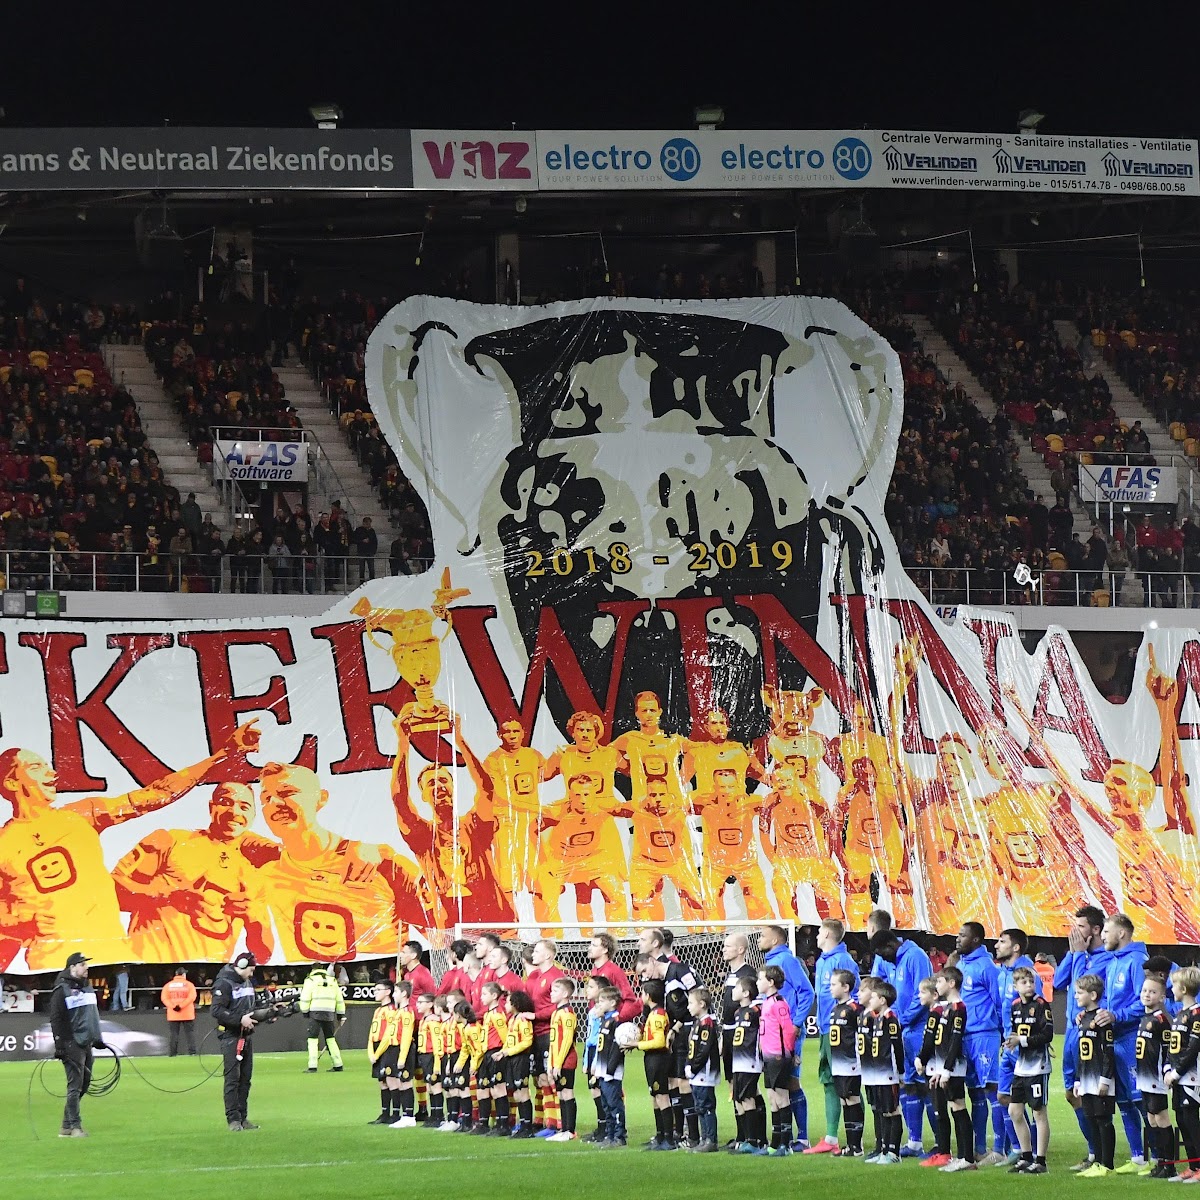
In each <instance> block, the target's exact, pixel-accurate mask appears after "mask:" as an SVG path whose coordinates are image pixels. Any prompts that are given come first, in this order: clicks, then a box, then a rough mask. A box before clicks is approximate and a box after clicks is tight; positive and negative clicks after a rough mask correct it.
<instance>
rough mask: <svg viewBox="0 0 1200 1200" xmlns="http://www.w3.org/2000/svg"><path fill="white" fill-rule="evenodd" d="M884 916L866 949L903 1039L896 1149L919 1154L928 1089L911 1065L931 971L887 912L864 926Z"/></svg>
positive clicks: (920, 1035) (933, 1119) (903, 1153)
mask: <svg viewBox="0 0 1200 1200" xmlns="http://www.w3.org/2000/svg"><path fill="white" fill-rule="evenodd" d="M881 916H882V917H886V918H887V920H888V922H889V923H888V924H887V925H886V926H884V927H882V928H879V929H878V932H876V933H874V934H873V936H872V937H871V941H870V945H869V948H870V950H871V952H872V953H873V954H874V955H875V959H874V962H872V964H871V974H872V975H874V976H877V977H878V978H879V979H886V980H887V981H888V983H890V984H891V985H892V987H894V988H895V989H896V1002H895V1003H894V1004H893V1005H892V1006H891V1008H892V1012H894V1013H895V1014H896V1016H897V1017H898V1018H899V1020H900V1031H901V1034H900V1035H901V1038H902V1040H903V1042H904V1079H903V1081H902V1084H901V1091H900V1111H901V1113H903V1115H904V1124H905V1126H906V1127H907V1129H908V1142H907V1144H906V1145H905V1146H904V1148H903V1149H902V1150H901V1151H900V1156H901V1157H902V1158H914V1157H919V1156H920V1154H921V1152H922V1150H923V1146H922V1141H921V1138H922V1129H921V1123H922V1112H923V1110H924V1109H925V1107H926V1104H927V1102H928V1090H927V1089H926V1086H925V1082H924V1080H923V1079H922V1078H921V1077H920V1076H919V1075H918V1074H917V1072H916V1067H915V1066H914V1064H915V1062H916V1060H917V1059H918V1058H920V1057H921V1042H922V1040H923V1038H924V1036H925V1019H926V1017H927V1016H928V1012H927V1011H926V1009H925V1007H924V1005H922V1003H921V997H920V995H919V993H918V988H919V986H920V983H921V980H922V979H928V978H929V977H930V976H931V975H932V974H933V964H932V963H931V962H930V961H929V955H928V954H926V953H925V951H924V950H922V949H921V947H920V946H918V945H917V943H916V942H910V941H909V940H908V939H907V938H902V937H901V936H900V935H899V934H898V933H897V932H896V931H895V930H894V929H892V928H891V924H890V922H891V917H890V915H889V914H888V913H872V914H871V917H870V919H869V921H868V925H867V928H868V929H870V928H871V927H872V925H873V924H875V923H876V922H877V920H878V918H879V917H881ZM930 1107H931V1111H930V1113H929V1125H930V1128H931V1129H933V1130H934V1131H935V1132H936V1131H937V1118H936V1116H935V1114H934V1112H933V1111H932V1105H930Z"/></svg>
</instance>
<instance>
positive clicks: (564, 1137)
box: [546, 1129, 575, 1142]
mask: <svg viewBox="0 0 1200 1200" xmlns="http://www.w3.org/2000/svg"><path fill="white" fill-rule="evenodd" d="M574 1140H575V1135H574V1134H573V1133H568V1132H567V1131H566V1130H565V1129H560V1130H559V1131H558V1133H556V1134H554V1135H553V1137H548V1138H547V1139H546V1141H548V1142H573V1141H574Z"/></svg>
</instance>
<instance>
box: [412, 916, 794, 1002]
mask: <svg viewBox="0 0 1200 1200" xmlns="http://www.w3.org/2000/svg"><path fill="white" fill-rule="evenodd" d="M763 925H777V926H778V927H779V928H780V929H782V930H783V931H784V932H785V933H786V934H787V945H788V947H789V948H790V949H791V950H792V951H793V952H795V950H796V922H794V921H765V922H759V923H757V924H755V923H749V922H746V921H694V922H688V921H676V920H667V921H620V922H614V923H613V924H612V925H602V924H601V925H597V924H582V925H581V923H580V922H578V921H575V922H570V923H567V924H559V925H554V924H549V925H547V924H542V923H536V924H535V923H529V924H524V923H522V924H520V925H518V926H514V924H513V922H511V921H508V922H504V923H476V924H470V923H464V924H459V925H455V927H454V937H455V938H456V939H458V938H461V939H463V940H465V941H468V942H470V943H472V945H473V944H474V943H475V941H476V940H477V939H478V938H479V937H480V935H481V934H485V933H491V934H495V935H496V936H497V937H498V938H499V939H500V942H501V944H502V945H505V946H507V947H508V948H509V949H510V950H511V951H512V952H513V969H514V970H515V971H516V972H517V974H518V975H525V974H526V973H527V971H526V968H525V965H524V964H523V963H522V962H521V958H520V955H521V951H522V950H523V949H524V948H525V947H526V946H532V945H533V943H535V942H537V941H540V940H542V939H543V938H549V939H551V940H552V941H553V942H554V943H555V947H556V954H555V961H556V962H557V964H558V966H559V967H560V968H561V969H562V970H563V971H564V972H565V973H566V974H567V975H569V976H571V978H572V979H574V980H575V981H576V983H577V984H580V985H581V984H582V982H583V981H584V980H586V979H587V977H588V976H589V975H590V974H591V973H592V972H591V959H589V958H588V946H589V944H590V943H591V940H592V938H593V937H594V936H595V935H596V934H598V933H609V934H611V935H612V936H613V938H614V939H615V940H616V943H617V953H616V954H615V955H614V956H613V961H614V962H616V964H617V965H618V966H619V967H620V968H621V969H622V970H623V971H624V972H625V973H626V974H627V975H628V976H629V978H630V980H631V982H633V984H634V987H635V989H636V986H637V979H636V976H635V974H634V963H635V961H636V959H637V955H638V938H639V936H640V934H641V932H642V931H643V930H645V929H664V930H669V931H670V932H671V934H672V935H673V936H674V939H675V940H674V942H673V943H672V946H671V953H673V954H674V955H675V957H676V958H678V959H680V960H681V961H682V962H686V963H687V964H688V966H690V967H691V968H692V972H693V973H694V974H695V976H696V978H697V980H698V981H699V982H700V983H701V984H703V985H705V986H706V987H709V988H715V989H717V990H718V991H719V990H720V989H721V987H723V986H724V983H725V977H726V975H727V974H728V970H727V968H726V966H725V959H724V957H723V955H722V947H723V945H724V942H725V938H726V936H727V935H728V934H730V933H742V934H745V935H746V961H747V962H748V963H749V964H750V966H752V967H759V966H762V963H763V951H762V950H761V949H760V948H759V931H760V930H761V929H762V927H763ZM430 957H431V958H432V960H433V973H434V975H435V976H436V977H437V978H438V979H439V980H440V979H441V976H442V974H443V973H444V972H445V970H446V968H447V965H448V963H447V956H446V951H445V950H433V951H432V952H431V955H430ZM577 996H578V998H579V1001H580V1003H582V987H581V988H580V991H579V992H578V993H577Z"/></svg>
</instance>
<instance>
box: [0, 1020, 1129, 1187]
mask: <svg viewBox="0 0 1200 1200" xmlns="http://www.w3.org/2000/svg"><path fill="white" fill-rule="evenodd" d="M212 1045H213V1039H209V1042H208V1043H207V1045H206V1047H205V1049H206V1050H207V1049H208V1048H209V1047H211V1046H212ZM626 1062H627V1081H626V1097H627V1105H628V1110H629V1139H630V1145H629V1148H628V1149H626V1150H609V1151H604V1150H596V1149H593V1148H592V1147H591V1146H588V1145H584V1144H580V1143H571V1144H563V1145H545V1144H543V1143H542V1142H540V1141H524V1142H506V1141H502V1140H500V1139H480V1138H471V1137H463V1136H461V1135H457V1134H449V1133H438V1132H436V1131H434V1130H425V1129H388V1128H386V1127H376V1126H368V1125H367V1121H369V1120H370V1119H372V1118H373V1117H375V1116H376V1115H377V1114H378V1104H377V1100H378V1094H379V1093H378V1089H377V1087H376V1085H375V1084H374V1082H373V1081H372V1080H371V1079H370V1077H369V1075H368V1072H367V1065H366V1056H365V1054H364V1053H363V1052H362V1051H352V1052H349V1053H348V1054H347V1055H346V1071H345V1072H344V1073H343V1074H340V1075H334V1074H331V1073H329V1072H328V1071H327V1069H326V1068H327V1066H328V1059H327V1058H326V1059H323V1061H322V1064H321V1071H320V1073H319V1074H317V1075H306V1074H304V1072H303V1067H304V1065H305V1060H304V1057H303V1056H302V1055H299V1054H275V1055H260V1056H259V1057H258V1058H257V1059H256V1061H255V1072H254V1087H253V1091H252V1092H251V1095H250V1117H251V1120H254V1121H257V1122H259V1123H260V1124H261V1125H262V1129H261V1130H259V1131H257V1132H251V1133H244V1134H243V1133H230V1132H228V1130H227V1129H226V1128H225V1121H224V1116H223V1111H222V1104H221V1081H220V1076H219V1074H218V1075H217V1076H216V1077H215V1078H213V1079H212V1080H210V1081H209V1082H207V1083H205V1084H203V1085H202V1086H201V1087H198V1088H196V1090H194V1091H190V1092H187V1093H185V1094H182V1095H163V1094H162V1093H160V1092H156V1091H154V1090H153V1089H152V1088H151V1087H149V1086H148V1085H147V1084H146V1083H145V1082H143V1081H142V1080H141V1079H140V1078H138V1076H137V1075H136V1074H135V1072H134V1071H133V1069H132V1068H131V1067H130V1066H129V1065H128V1064H126V1067H125V1071H124V1074H123V1076H122V1078H121V1081H120V1084H119V1085H118V1087H117V1088H116V1090H115V1091H113V1092H112V1093H111V1094H110V1095H107V1096H103V1097H88V1098H86V1099H85V1101H84V1107H83V1119H84V1127H85V1128H86V1129H87V1130H88V1131H89V1132H90V1134H91V1137H90V1138H88V1139H87V1140H84V1139H75V1140H64V1139H60V1138H58V1137H57V1133H58V1128H59V1123H60V1117H61V1113H62V1101H61V1099H59V1098H57V1097H54V1096H50V1095H48V1094H47V1093H46V1091H45V1090H44V1089H43V1087H42V1086H41V1084H40V1083H39V1082H38V1081H37V1080H36V1079H35V1080H34V1082H33V1087H32V1091H30V1074H31V1071H32V1070H33V1069H34V1064H32V1063H5V1064H3V1065H2V1066H0V1103H2V1104H3V1112H4V1113H5V1115H6V1122H5V1126H6V1128H5V1138H4V1191H5V1194H6V1195H7V1196H11V1197H14V1198H16V1197H27V1196H31V1195H34V1194H40V1193H41V1192H42V1191H44V1189H45V1188H46V1187H50V1188H52V1189H55V1190H56V1191H57V1192H58V1193H59V1194H62V1192H63V1189H72V1190H74V1191H76V1192H79V1193H83V1194H86V1195H87V1196H88V1198H89V1200H103V1198H106V1197H110V1196H111V1197H114V1198H116V1197H119V1198H120V1200H140V1198H141V1197H153V1198H154V1200H162V1197H163V1196H164V1195H169V1196H170V1197H171V1200H191V1198H192V1197H197V1198H201V1197H203V1198H204V1200H210V1198H211V1197H212V1196H213V1195H214V1194H218V1195H223V1194H235V1193H236V1194H240V1195H246V1196H251V1195H253V1196H287V1197H291V1198H294V1197H324V1196H329V1197H338V1198H339V1200H347V1198H350V1197H352V1198H353V1200H369V1198H371V1197H376V1196H379V1197H384V1196H387V1197H392V1196H395V1195H397V1194H400V1195H406V1194H418V1195H429V1196H431V1197H443V1196H444V1197H454V1198H457V1197H478V1196H494V1197H496V1198H497V1200H504V1198H506V1197H509V1196H514V1197H515V1196H519V1197H521V1200H540V1198H541V1197H547V1198H559V1197H563V1196H567V1195H574V1196H581V1197H584V1196H590V1195H593V1194H596V1195H602V1196H607V1197H614V1196H615V1197H620V1198H625V1197H632V1196H635V1195H655V1194H664V1195H674V1196H680V1197H684V1198H686V1200H706V1198H707V1197H721V1200H729V1197H730V1196H735V1195H768V1194H770V1193H771V1191H772V1190H773V1189H775V1188H781V1189H786V1191H785V1192H784V1193H781V1194H790V1193H792V1192H793V1190H794V1189H796V1188H813V1189H817V1194H820V1189H824V1188H829V1189H830V1190H831V1191H832V1189H833V1188H838V1189H845V1188H849V1189H852V1190H853V1193H854V1194H862V1195H864V1196H866V1197H872V1196H875V1195H876V1194H879V1192H880V1191H882V1190H883V1189H886V1190H887V1193H888V1195H889V1197H890V1198H891V1197H895V1198H901V1197H905V1196H910V1195H911V1196H916V1195H917V1194H918V1189H920V1191H921V1193H922V1194H925V1195H928V1194H929V1193H931V1192H932V1193H938V1192H946V1193H947V1194H953V1195H955V1196H959V1195H981V1196H982V1195H997V1194H999V1193H1001V1192H1006V1193H1008V1194H1011V1192H1012V1191H1013V1189H1017V1190H1020V1191H1034V1192H1042V1193H1043V1194H1047V1195H1049V1194H1050V1193H1051V1191H1054V1192H1058V1191H1059V1190H1060V1189H1062V1188H1067V1189H1075V1190H1078V1191H1079V1192H1081V1193H1082V1192H1083V1191H1085V1190H1086V1189H1085V1184H1084V1183H1083V1182H1076V1181H1075V1178H1074V1176H1072V1175H1070V1174H1069V1172H1068V1171H1067V1167H1068V1166H1069V1165H1070V1164H1072V1163H1075V1162H1078V1161H1079V1159H1080V1158H1081V1156H1082V1152H1083V1140H1082V1138H1081V1137H1080V1134H1079V1130H1078V1128H1077V1126H1076V1124H1075V1120H1074V1117H1073V1116H1072V1114H1071V1112H1070V1110H1069V1109H1068V1107H1067V1104H1066V1101H1065V1099H1063V1097H1062V1091H1061V1087H1058V1088H1057V1090H1056V1096H1055V1099H1054V1103H1053V1106H1052V1110H1051V1148H1050V1166H1051V1171H1050V1174H1048V1175H1046V1176H1043V1177H1041V1178H1040V1179H1038V1178H1034V1179H1024V1178H1014V1177H1012V1176H1009V1175H1008V1174H1007V1172H1006V1171H1005V1170H1004V1169H1003V1168H999V1167H986V1168H981V1169H980V1170H979V1171H978V1172H975V1173H971V1174H966V1175H959V1176H956V1177H955V1178H954V1179H953V1180H951V1178H950V1177H948V1176H946V1175H941V1174H938V1173H937V1172H934V1171H929V1170H925V1169H922V1168H920V1167H918V1166H917V1164H916V1162H915V1161H909V1160H906V1161H905V1162H904V1163H902V1164H901V1165H900V1166H896V1167H870V1166H866V1165H865V1164H863V1163H862V1162H856V1161H851V1160H847V1161H839V1160H836V1159H832V1158H830V1157H829V1156H828V1155H820V1156H809V1157H806V1158H801V1157H798V1156H796V1157H792V1158H784V1159H763V1158H743V1157H733V1156H730V1155H727V1154H711V1155H692V1154H684V1153H675V1154H654V1155H647V1154H644V1153H642V1152H641V1150H640V1146H641V1144H642V1143H643V1142H644V1141H645V1140H646V1139H647V1138H649V1137H650V1136H651V1135H652V1134H653V1131H654V1130H653V1120H652V1118H651V1115H650V1105H649V1098H648V1095H647V1092H646V1088H645V1084H644V1077H643V1075H642V1065H641V1061H640V1058H639V1056H638V1055H636V1054H632V1055H630V1056H629V1057H628V1059H627V1060H626ZM816 1063H817V1054H816V1045H815V1043H809V1045H808V1047H807V1052H806V1054H805V1063H804V1083H805V1089H806V1091H807V1093H808V1098H809V1120H810V1133H811V1135H812V1136H813V1137H814V1138H816V1137H819V1136H820V1135H821V1133H823V1131H824V1104H823V1099H822V1092H821V1088H820V1086H819V1085H818V1083H817V1080H816ZM204 1064H205V1066H206V1067H208V1068H209V1069H211V1068H213V1067H218V1068H219V1066H220V1060H219V1059H218V1058H216V1057H214V1056H212V1055H211V1054H206V1055H205V1057H204ZM136 1065H137V1068H138V1070H140V1071H141V1072H142V1073H143V1074H144V1075H145V1076H146V1077H147V1079H149V1080H151V1081H152V1082H153V1083H155V1084H157V1085H158V1086H160V1087H163V1088H184V1087H187V1086H189V1085H191V1084H194V1083H197V1082H198V1081H199V1080H200V1079H201V1078H202V1077H203V1073H202V1071H201V1068H200V1066H199V1065H198V1064H197V1063H196V1061H195V1060H194V1059H188V1058H176V1059H165V1058H155V1059H145V1058H143V1059H138V1060H136ZM44 1079H45V1081H46V1083H47V1084H48V1085H49V1086H50V1087H52V1088H53V1089H54V1090H55V1091H56V1092H59V1093H61V1092H62V1090H63V1075H62V1069H61V1067H60V1066H59V1064H58V1063H56V1062H50V1063H48V1064H47V1065H46V1067H45V1070H44ZM718 1097H719V1101H718V1121H719V1126H720V1128H719V1133H720V1140H721V1141H722V1143H724V1141H725V1140H726V1139H727V1138H729V1137H730V1136H732V1133H733V1117H732V1112H731V1109H730V1106H729V1102H728V1099H727V1096H726V1094H725V1088H724V1086H723V1085H722V1087H721V1088H720V1090H719V1091H718ZM579 1107H580V1121H579V1124H580V1129H581V1131H587V1130H590V1129H591V1128H592V1127H593V1125H594V1119H593V1118H594V1112H595V1110H594V1108H593V1107H592V1104H591V1101H590V1099H589V1098H588V1097H587V1096H586V1095H583V1096H582V1097H581V1098H580V1106H579ZM35 1130H36V1134H37V1137H36V1138H35V1135H34V1134H35ZM990 1136H991V1135H990V1128H989V1141H990ZM869 1139H870V1122H869V1118H868V1141H869ZM930 1144H931V1139H930V1136H929V1134H928V1133H927V1134H926V1145H927V1146H928V1145H930ZM1117 1144H1118V1150H1117V1163H1118V1165H1120V1163H1121V1162H1123V1161H1125V1159H1126V1158H1127V1157H1128V1152H1127V1147H1126V1146H1125V1141H1124V1135H1123V1131H1122V1129H1121V1125H1120V1119H1119V1117H1118V1120H1117ZM1148 1182H1149V1181H1147V1180H1145V1179H1139V1178H1137V1177H1136V1176H1129V1177H1110V1178H1108V1179H1106V1180H1103V1181H1101V1182H1100V1185H1099V1186H1100V1187H1101V1189H1102V1190H1113V1189H1120V1190H1124V1189H1125V1188H1136V1187H1145V1186H1147V1184H1148ZM863 1189H866V1190H863ZM951 1189H953V1192H952V1193H951ZM842 1194H847V1193H844V1192H843V1193H842Z"/></svg>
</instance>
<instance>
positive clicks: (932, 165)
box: [883, 146, 979, 171]
mask: <svg viewBox="0 0 1200 1200" xmlns="http://www.w3.org/2000/svg"><path fill="white" fill-rule="evenodd" d="M883 165H884V166H885V167H887V169H888V170H889V171H978V170H979V160H978V159H977V158H972V157H970V156H969V155H961V154H913V153H912V151H911V150H910V151H902V150H897V149H896V147H895V146H888V148H887V149H886V150H885V151H884V152H883Z"/></svg>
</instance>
